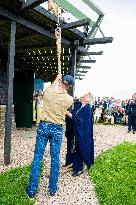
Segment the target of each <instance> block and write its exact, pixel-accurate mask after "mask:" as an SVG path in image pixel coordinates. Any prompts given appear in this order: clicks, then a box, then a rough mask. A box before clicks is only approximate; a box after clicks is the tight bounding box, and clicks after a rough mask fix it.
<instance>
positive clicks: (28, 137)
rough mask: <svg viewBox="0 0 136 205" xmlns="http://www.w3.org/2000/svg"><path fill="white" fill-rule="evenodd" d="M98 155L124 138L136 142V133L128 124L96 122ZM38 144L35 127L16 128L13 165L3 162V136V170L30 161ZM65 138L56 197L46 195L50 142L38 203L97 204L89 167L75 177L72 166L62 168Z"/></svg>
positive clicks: (0, 142) (0, 149)
mask: <svg viewBox="0 0 136 205" xmlns="http://www.w3.org/2000/svg"><path fill="white" fill-rule="evenodd" d="M94 141H95V157H96V156H98V155H99V154H101V153H102V152H104V151H105V150H107V149H109V148H110V147H112V146H114V145H116V144H120V143H121V142H123V141H129V142H134V143H136V134H135V135H134V134H132V133H127V127H126V126H120V125H116V126H114V125H94ZM34 144H35V130H33V131H24V130H22V131H15V132H14V133H13V135H12V152H11V164H10V165H9V166H4V165H3V138H2V136H1V137H0V172H2V171H5V170H7V169H9V168H10V167H18V166H22V165H25V164H28V163H31V161H32V158H33V150H34ZM65 154H66V139H65V137H64V138H63V143H62V149H61V169H60V177H59V183H58V192H57V194H56V195H55V196H54V197H49V196H48V194H47V189H48V180H49V166H50V159H49V144H48V145H47V149H46V152H45V162H46V163H45V164H44V170H43V173H42V177H41V180H40V185H39V191H38V193H37V195H36V203H35V205H62V204H63V205H82V204H84V205H98V200H97V197H96V195H95V192H94V188H93V184H92V182H91V180H90V178H89V176H88V173H87V170H85V171H84V173H83V174H82V175H80V176H78V177H72V176H71V173H72V169H70V168H69V169H67V168H62V165H63V164H64V163H65Z"/></svg>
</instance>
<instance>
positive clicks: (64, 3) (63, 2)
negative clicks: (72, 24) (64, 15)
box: [54, 0, 95, 27]
mask: <svg viewBox="0 0 136 205" xmlns="http://www.w3.org/2000/svg"><path fill="white" fill-rule="evenodd" d="M54 2H56V3H57V4H58V5H59V6H60V7H61V8H63V9H65V10H66V11H67V12H69V13H71V14H72V15H73V16H75V17H76V18H77V19H79V20H82V19H85V18H88V16H86V15H85V14H84V13H82V12H81V11H79V10H78V9H77V8H76V7H75V6H73V5H72V4H71V3H69V2H68V1H67V0H54ZM94 23H95V22H94V21H92V20H91V23H90V26H91V27H93V25H94Z"/></svg>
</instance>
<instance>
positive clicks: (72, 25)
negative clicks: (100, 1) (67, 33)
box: [60, 18, 91, 29]
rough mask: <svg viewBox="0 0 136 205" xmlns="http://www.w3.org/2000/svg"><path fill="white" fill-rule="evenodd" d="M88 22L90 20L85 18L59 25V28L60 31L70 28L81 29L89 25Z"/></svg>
mask: <svg viewBox="0 0 136 205" xmlns="http://www.w3.org/2000/svg"><path fill="white" fill-rule="evenodd" d="M90 22H91V20H90V19H89V18H85V19H82V20H79V21H75V22H71V23H65V24H61V25H60V27H61V29H71V28H77V27H81V26H84V25H89V24H90Z"/></svg>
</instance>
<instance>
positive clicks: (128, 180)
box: [89, 142, 136, 205]
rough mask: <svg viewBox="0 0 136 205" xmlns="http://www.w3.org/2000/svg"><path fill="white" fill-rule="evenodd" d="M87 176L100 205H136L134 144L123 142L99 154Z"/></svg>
mask: <svg viewBox="0 0 136 205" xmlns="http://www.w3.org/2000/svg"><path fill="white" fill-rule="evenodd" d="M89 174H90V176H91V178H92V180H93V182H94V186H95V190H96V193H97V196H98V199H99V203H100V205H136V144H132V143H128V142H125V143H123V144H120V145H118V146H116V147H113V148H112V149H109V150H108V151H106V152H105V153H103V154H101V155H100V156H98V157H97V158H96V160H95V164H94V165H93V166H92V168H91V169H90V170H89Z"/></svg>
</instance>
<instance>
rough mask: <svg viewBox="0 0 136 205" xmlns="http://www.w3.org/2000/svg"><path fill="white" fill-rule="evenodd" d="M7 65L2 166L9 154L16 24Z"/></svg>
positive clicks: (13, 26)
mask: <svg viewBox="0 0 136 205" xmlns="http://www.w3.org/2000/svg"><path fill="white" fill-rule="evenodd" d="M10 26H11V27H10V36H9V48H8V63H7V104H6V116H5V137H4V164H5V165H8V164H10V153H11V128H12V103H13V78H14V56H15V34H16V22H14V21H12V22H11V25H10Z"/></svg>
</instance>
